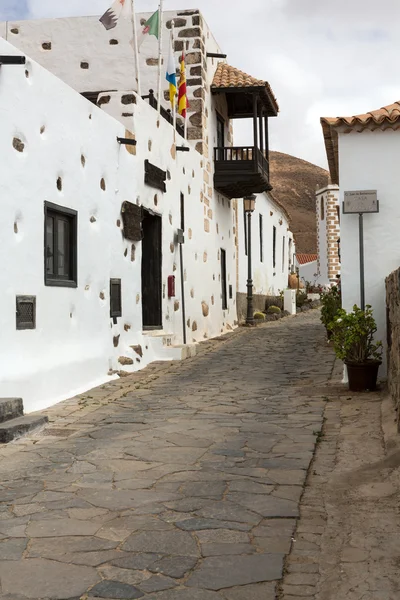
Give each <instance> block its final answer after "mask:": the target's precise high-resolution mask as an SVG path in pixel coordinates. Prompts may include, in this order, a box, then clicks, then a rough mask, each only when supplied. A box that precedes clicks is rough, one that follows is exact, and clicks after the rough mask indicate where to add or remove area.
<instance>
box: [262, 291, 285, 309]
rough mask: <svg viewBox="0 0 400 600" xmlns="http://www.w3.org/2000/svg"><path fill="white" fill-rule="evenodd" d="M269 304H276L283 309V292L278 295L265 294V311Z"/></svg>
mask: <svg viewBox="0 0 400 600" xmlns="http://www.w3.org/2000/svg"><path fill="white" fill-rule="evenodd" d="M270 306H278V307H279V308H280V309H281V310H283V294H282V293H281V294H280V295H279V296H267V297H266V299H265V312H268V309H269V307H270Z"/></svg>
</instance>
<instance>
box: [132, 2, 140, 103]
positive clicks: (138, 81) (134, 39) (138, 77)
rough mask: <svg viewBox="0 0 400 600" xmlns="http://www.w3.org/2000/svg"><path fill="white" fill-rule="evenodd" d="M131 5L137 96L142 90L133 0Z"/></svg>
mask: <svg viewBox="0 0 400 600" xmlns="http://www.w3.org/2000/svg"><path fill="white" fill-rule="evenodd" d="M131 6H132V30H133V51H134V53H135V67H136V81H137V93H138V95H139V96H141V95H142V90H141V85H140V67H139V45H138V36H137V28H136V13H135V0H131Z"/></svg>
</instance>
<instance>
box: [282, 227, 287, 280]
mask: <svg viewBox="0 0 400 600" xmlns="http://www.w3.org/2000/svg"><path fill="white" fill-rule="evenodd" d="M285 244H286V238H285V236H283V243H282V273H284V272H285Z"/></svg>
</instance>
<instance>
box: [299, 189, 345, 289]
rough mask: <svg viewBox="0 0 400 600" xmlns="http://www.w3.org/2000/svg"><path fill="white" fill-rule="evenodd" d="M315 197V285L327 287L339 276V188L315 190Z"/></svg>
mask: <svg viewBox="0 0 400 600" xmlns="http://www.w3.org/2000/svg"><path fill="white" fill-rule="evenodd" d="M315 196H316V211H315V214H316V219H317V252H318V264H317V271H316V272H317V274H318V277H317V279H316V283H317V284H318V285H322V286H327V285H332V284H335V283H336V282H337V279H338V275H339V274H340V204H339V187H338V186H337V185H328V186H326V187H324V188H321V189H319V190H317V191H316V194H315ZM307 281H311V280H310V279H309V280H307Z"/></svg>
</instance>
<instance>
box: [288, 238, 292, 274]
mask: <svg viewBox="0 0 400 600" xmlns="http://www.w3.org/2000/svg"><path fill="white" fill-rule="evenodd" d="M292 245H293V242H292V238H289V272H292Z"/></svg>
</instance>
